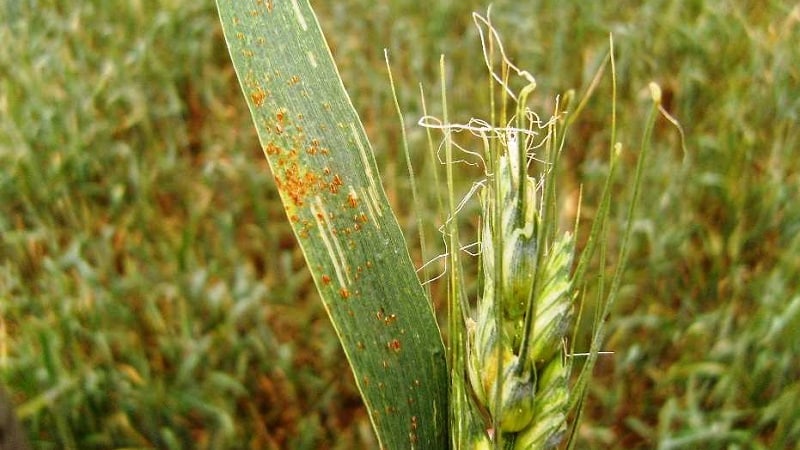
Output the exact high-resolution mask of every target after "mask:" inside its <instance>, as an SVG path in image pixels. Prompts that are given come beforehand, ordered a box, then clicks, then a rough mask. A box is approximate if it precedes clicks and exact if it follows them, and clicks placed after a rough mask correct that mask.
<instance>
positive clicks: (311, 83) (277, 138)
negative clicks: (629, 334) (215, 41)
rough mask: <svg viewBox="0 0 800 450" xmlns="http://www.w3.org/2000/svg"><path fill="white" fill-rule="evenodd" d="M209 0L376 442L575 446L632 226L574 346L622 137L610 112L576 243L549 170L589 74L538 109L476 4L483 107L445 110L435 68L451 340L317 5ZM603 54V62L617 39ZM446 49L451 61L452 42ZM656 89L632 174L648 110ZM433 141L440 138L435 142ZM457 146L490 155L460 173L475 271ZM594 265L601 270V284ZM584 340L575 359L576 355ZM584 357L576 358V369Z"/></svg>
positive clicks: (526, 79)
mask: <svg viewBox="0 0 800 450" xmlns="http://www.w3.org/2000/svg"><path fill="white" fill-rule="evenodd" d="M217 4H218V8H219V11H220V17H221V20H222V24H223V29H224V31H225V37H226V41H227V43H228V46H229V50H230V54H231V58H232V60H233V63H234V67H235V68H236V72H237V75H238V78H239V82H240V84H241V87H242V90H243V92H244V94H245V98H246V100H247V103H248V105H249V107H250V111H251V113H252V117H253V121H254V123H255V126H256V129H257V131H258V135H259V138H260V141H261V145H262V148H263V150H264V153H265V155H266V157H267V159H268V161H269V162H270V166H271V168H272V171H273V175H274V178H275V182H276V184H277V186H278V189H279V191H280V193H281V198H282V201H283V204H284V207H285V210H286V215H287V218H288V219H289V221H290V222H291V224H292V227H293V229H294V231H295V235H296V237H297V239H298V242H299V243H300V247H301V248H302V250H303V253H304V255H305V257H306V261H307V263H308V267H309V268H310V270H311V272H312V274H313V277H314V281H315V283H316V285H317V288H318V290H319V293H320V296H321V297H322V300H323V302H324V304H325V307H326V310H327V312H328V314H329V317H330V319H331V321H332V323H333V325H334V328H335V329H336V331H337V334H338V336H339V339H340V341H341V343H342V346H343V348H344V350H345V354H346V355H347V358H348V360H349V362H350V364H351V366H352V369H353V372H354V374H355V379H356V383H357V385H358V387H359V389H360V391H361V394H362V396H363V398H364V401H365V403H366V405H367V409H368V412H369V414H370V420H371V421H372V424H373V427H374V429H375V432H376V435H377V438H378V442H379V445H380V446H381V448H386V449H405V448H420V449H429V448H430V449H439V448H447V447H448V446H449V447H450V448H454V449H467V448H474V449H490V448H492V449H501V448H502V449H547V448H554V447H556V446H558V445H561V444H562V443H569V444H570V445H573V444H574V442H575V441H574V436H575V431H576V424H577V423H578V422H579V420H580V413H581V408H582V404H583V399H584V396H585V388H586V385H587V382H588V378H589V376H590V374H591V370H592V367H593V365H594V362H595V361H596V359H597V357H598V355H599V354H600V343H601V342H602V338H603V332H602V326H601V324H602V323H603V321H604V320H605V319H606V317H607V316H608V313H609V308H610V305H611V304H612V303H613V301H614V298H615V296H616V293H617V290H618V288H619V275H620V273H621V271H622V267H624V262H625V253H626V243H627V237H628V235H629V231H630V230H629V229H628V230H627V231H626V233H625V234H624V235H623V238H622V248H621V250H620V253H621V255H620V258H619V262H618V264H617V266H616V271H615V272H614V275H613V278H612V280H611V282H610V283H609V286H608V287H607V288H605V289H603V288H601V289H600V290H599V292H601V298H600V299H599V307H598V308H597V311H598V312H597V313H596V314H595V316H594V319H593V320H592V321H591V323H592V324H593V326H594V331H593V332H592V338H591V340H590V346H589V348H588V349H584V350H581V349H579V348H577V342H578V339H577V333H576V331H575V330H576V327H575V326H574V325H576V324H578V323H580V320H576V319H575V317H574V316H575V315H576V313H577V312H579V311H580V308H581V305H582V302H583V301H584V300H585V299H584V298H583V296H582V295H581V293H582V292H585V289H586V283H587V280H586V279H585V278H584V275H585V274H586V271H587V267H588V264H589V261H590V260H592V258H593V257H594V256H595V255H596V254H597V253H599V255H600V256H601V261H602V258H603V256H604V255H605V253H606V252H607V250H608V249H607V248H606V245H608V244H607V243H608V239H606V237H605V236H604V233H605V232H606V230H607V227H606V222H607V220H608V214H609V205H610V191H609V189H608V186H609V183H610V180H611V179H612V178H613V174H614V167H615V165H616V162H617V160H618V157H619V154H620V151H621V145H620V144H618V143H616V142H614V139H615V138H614V132H613V129H614V127H615V122H614V118H613V117H612V119H611V125H610V126H611V128H612V145H611V146H610V148H611V153H610V170H609V174H608V179H607V182H606V190H605V192H604V193H603V195H602V196H601V203H600V205H599V206H598V214H597V216H596V219H595V221H594V223H593V224H592V227H591V231H590V233H589V236H588V240H587V244H586V245H585V246H584V248H583V249H582V251H581V253H580V255H576V240H575V237H574V231H575V229H576V228H577V223H576V224H573V225H572V228H573V229H570V230H561V229H560V228H559V225H558V222H559V221H558V203H559V196H558V191H557V189H556V180H557V178H556V177H557V174H558V168H559V157H560V154H561V151H562V149H563V146H564V142H565V140H564V139H565V136H566V131H567V129H568V127H569V125H570V124H571V123H572V121H573V120H574V118H575V116H576V113H577V112H578V111H580V109H581V107H582V102H583V101H585V100H586V99H587V98H588V97H589V96H590V94H591V91H592V87H590V89H589V90H588V91H587V92H586V93H584V95H583V96H582V97H581V102H576V104H575V105H573V104H571V103H572V100H573V98H574V94H573V93H569V94H568V95H566V96H564V98H558V99H556V101H555V102H554V109H553V111H552V114H549V115H550V116H551V117H550V118H549V119H547V120H542V119H541V118H540V116H539V115H538V114H537V113H536V112H534V111H533V110H532V109H531V108H530V107H529V98H530V96H531V95H532V93H533V92H534V90H535V88H536V83H535V80H534V77H533V76H532V75H531V74H529V73H528V72H526V71H524V70H521V69H519V68H517V67H516V66H515V65H514V64H513V63H512V62H511V61H510V59H509V58H508V57H507V55H506V53H505V51H504V50H503V46H502V44H501V41H500V39H499V35H498V33H497V31H496V30H495V29H494V27H493V26H492V23H491V20H490V17H489V15H488V14H487V16H486V17H483V16H481V15H478V14H475V15H474V16H473V18H474V21H475V24H476V26H477V28H478V30H479V34H480V36H481V43H482V50H483V55H484V62H485V64H486V67H487V69H488V74H489V90H488V95H489V98H490V101H491V105H492V108H491V111H490V112H489V117H488V118H484V119H477V118H473V119H470V120H469V121H467V122H466V123H457V122H451V121H450V119H449V112H448V110H447V89H446V84H445V82H444V75H442V91H441V102H442V108H443V114H442V117H441V118H435V117H432V116H428V115H426V116H425V117H423V118H422V119H421V120H420V125H422V126H423V127H426V128H428V129H429V131H431V130H438V131H440V132H441V133H442V140H441V149H443V150H444V155H445V156H444V161H443V162H444V170H445V172H446V174H445V179H446V183H447V186H446V188H445V189H444V192H445V193H446V194H445V197H446V199H445V200H446V201H445V202H443V203H446V204H447V205H448V206H447V211H446V216H447V218H446V220H445V226H444V227H443V229H442V232H443V235H444V237H445V243H446V248H447V253H446V258H445V259H446V262H447V272H446V273H447V277H446V280H447V286H448V294H449V296H448V302H447V304H448V312H447V313H448V314H447V327H446V328H447V336H448V340H447V346H446V348H447V352H446V355H445V346H444V343H443V338H442V335H441V334H440V332H439V328H438V326H437V323H436V319H435V314H434V311H433V308H432V306H431V305H432V302H431V299H430V298H428V297H427V295H426V291H425V290H423V288H422V286H421V285H420V282H419V280H418V279H417V276H416V269H415V267H414V266H413V264H412V263H411V260H410V258H409V257H408V253H407V250H406V248H405V241H404V239H403V236H402V234H401V232H400V228H399V226H398V224H397V222H396V219H395V218H394V215H393V214H392V211H391V209H390V208H389V205H388V201H387V199H386V196H385V193H384V191H383V188H382V186H381V183H380V178H379V175H378V171H377V167H376V164H375V161H374V156H373V153H372V150H371V146H370V144H369V141H368V139H367V137H366V134H365V133H364V130H363V127H362V126H361V123H360V121H359V119H358V117H357V115H356V113H355V110H354V108H353V106H352V104H351V103H350V100H349V98H348V96H347V93H346V92H345V90H344V87H343V86H342V84H341V81H340V79H339V76H338V73H337V71H336V67H335V64H334V62H333V59H332V56H331V53H330V51H329V49H328V47H327V45H326V43H325V40H324V38H323V35H322V32H321V30H320V27H319V25H318V23H317V20H316V17H315V16H314V13H313V11H312V9H311V7H310V5H309V4H308V2H307V1H299V0H298V1H295V0H293V1H281V0H267V1H263V2H251V3H247V4H244V3H242V2H234V1H229V0H218V2H217ZM611 48H612V49H613V45H612V47H611ZM607 62H610V64H611V66H612V71H611V72H612V74H613V72H614V70H613V63H614V59H613V52H611V53H610V55H609V58H607ZM440 66H441V70H442V73H443V74H444V72H445V69H444V59H442V60H441V62H440ZM612 78H613V75H612ZM520 82H521V85H520ZM517 85H520V87H519V88H514V87H513V86H517ZM654 99H655V100H656V101H654V107H653V109H652V111H653V114H651V116H650V118H649V119H648V126H647V127H646V131H645V139H644V140H643V144H642V155H640V157H639V166H638V169H637V173H636V178H635V180H634V183H635V185H637V186H638V184H639V179H640V175H641V169H642V164H641V162H642V161H643V160H644V154H643V153H644V150H645V149H646V143H647V141H648V139H649V137H648V136H649V130H650V129H651V127H652V123H653V121H654V118H655V112H656V111H657V104H658V101H657V98H656V96H655V95H654ZM611 101H612V104H613V102H614V99H612V100H611ZM571 107H574V111H573V112H570V109H569V108H571ZM457 133H465V134H467V135H470V136H474V137H475V139H474V142H472V144H475V143H477V144H476V146H477V148H478V149H479V150H477V151H476V150H470V149H468V148H467V147H466V146H465V145H472V144H457V143H456V139H455V138H454V135H455V134H457ZM430 150H431V153H432V154H434V153H437V151H438V150H439V148H431V149H430ZM462 151H463V152H467V153H468V154H470V155H472V156H474V157H477V158H478V160H479V161H480V162H481V163H480V164H482V166H483V171H484V178H483V179H482V180H479V181H476V182H475V184H474V187H473V189H471V190H470V194H475V196H476V197H478V199H479V201H480V205H481V209H482V212H481V214H480V222H481V230H480V232H479V233H478V234H479V235H478V236H476V238H475V240H476V242H475V243H476V244H477V245H476V246H472V245H469V247H477V248H478V249H479V250H478V252H477V253H478V254H479V258H480V263H479V266H480V271H479V273H478V274H473V275H469V274H466V272H465V268H464V265H463V263H462V257H468V254H464V252H463V249H464V248H465V246H463V245H462V243H461V238H460V237H459V225H458V224H459V215H460V214H462V213H461V210H462V207H463V205H464V203H465V202H466V201H468V200H469V198H470V197H471V195H468V196H467V197H466V198H465V199H464V201H459V200H458V196H457V195H456V193H455V188H454V185H455V177H456V175H455V173H454V170H455V166H456V163H455V161H456V159H455V156H454V153H455V152H462ZM635 203H636V197H634V198H633V199H632V200H631V202H630V209H629V222H630V214H631V212H632V211H633V208H634V206H635ZM597 250H599V252H597ZM462 254H464V255H467V256H463V255H462ZM603 273H604V272H601V273H600V274H599V275H598V277H599V280H600V281H599V283H600V284H601V285H602V284H604V283H605V278H604V275H603ZM468 278H473V279H474V278H478V279H479V280H480V289H479V296H478V298H477V299H470V298H469V296H468V295H467V294H466V291H465V289H464V285H465V279H468ZM592 279H594V278H592ZM445 356H446V357H447V359H445ZM578 356H580V357H581V358H582V362H581V363H580V364H576V363H575V361H576V357H578ZM576 367H579V368H580V370H579V371H578V375H577V376H574V377H573V376H572V372H573V369H574V368H576ZM568 418H571V420H569V421H568Z"/></svg>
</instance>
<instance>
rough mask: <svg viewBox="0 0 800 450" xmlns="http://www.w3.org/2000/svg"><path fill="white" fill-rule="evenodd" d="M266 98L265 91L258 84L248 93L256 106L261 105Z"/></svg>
mask: <svg viewBox="0 0 800 450" xmlns="http://www.w3.org/2000/svg"><path fill="white" fill-rule="evenodd" d="M266 99H267V91H265V90H264V88H262V87H261V86H258V87H257V88H256V90H255V91H253V92H251V93H250V100H252V101H253V104H254V105H256V106H261V105H263V104H264V100H266Z"/></svg>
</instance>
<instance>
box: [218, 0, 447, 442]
mask: <svg viewBox="0 0 800 450" xmlns="http://www.w3.org/2000/svg"><path fill="white" fill-rule="evenodd" d="M217 6H218V10H219V12H220V19H221V21H222V25H223V30H224V33H225V37H226V42H227V43H228V48H229V51H230V54H231V59H232V60H233V63H234V67H235V69H236V73H237V76H238V78H239V82H240V85H241V87H242V90H243V93H244V94H245V98H246V101H247V104H248V106H249V108H250V112H251V114H252V117H253V121H254V123H255V125H256V129H257V131H258V135H259V140H260V142H261V145H262V148H263V150H264V153H265V155H266V157H267V159H268V161H269V164H270V167H271V169H272V172H273V176H274V178H275V182H276V184H277V186H278V190H279V192H280V195H281V199H282V201H283V204H284V208H285V210H286V214H287V217H288V218H289V220H290V223H291V225H292V228H293V230H294V232H295V235H296V237H297V239H298V241H299V243H300V247H301V249H302V251H303V254H304V256H305V258H306V261H307V263H308V266H309V268H310V269H311V272H312V275H313V278H314V282H315V284H316V286H317V289H318V291H319V292H320V296H321V297H322V300H323V304H324V305H325V309H326V311H327V312H328V315H329V317H330V319H331V321H332V323H333V326H334V328H335V329H336V333H337V335H338V336H339V339H340V341H341V343H342V346H343V347H344V350H345V354H346V356H347V358H348V360H349V362H350V364H351V367H352V368H353V372H354V375H355V378H356V384H357V385H358V388H359V390H360V391H361V394H362V397H363V399H364V401H365V403H366V405H367V409H368V412H369V415H370V420H371V421H372V424H373V427H374V428H375V431H376V434H377V436H378V441H379V443H380V446H381V448H387V449H395V448H398V449H400V448H447V417H446V414H447V407H446V405H447V378H446V377H447V373H446V362H445V356H444V345H443V343H442V340H441V335H440V333H439V329H438V325H437V324H436V319H435V315H434V312H433V308H432V306H431V304H430V302H429V301H428V299H427V297H426V295H425V293H424V291H423V289H422V287H421V286H420V284H419V281H418V279H417V277H416V273H415V271H414V266H413V264H412V262H411V259H410V257H409V255H408V252H407V250H406V246H405V242H404V240H403V236H402V233H401V231H400V227H399V225H398V223H397V220H396V218H395V217H394V215H393V213H392V211H391V210H390V208H389V206H388V201H387V199H386V195H385V193H384V191H383V188H382V186H381V184H380V180H379V178H378V170H377V166H376V164H375V159H374V156H373V153H372V149H371V147H370V144H369V142H368V140H367V137H366V133H365V132H364V129H363V126H362V125H361V122H360V121H359V119H358V116H357V114H356V112H355V109H354V108H353V105H352V103H351V102H350V99H349V97H348V96H347V93H346V91H345V89H344V86H343V84H342V82H341V78H340V77H339V74H338V72H337V70H336V66H335V64H334V62H333V58H332V56H331V53H330V50H329V49H328V46H327V44H326V42H325V40H324V37H323V35H322V32H321V29H320V27H319V24H318V22H317V20H316V17H315V16H314V13H313V11H312V9H311V7H310V5H309V4H308V2H307V1H295V0H293V1H280V0H276V1H254V2H246V3H245V2H241V1H231V0H217Z"/></svg>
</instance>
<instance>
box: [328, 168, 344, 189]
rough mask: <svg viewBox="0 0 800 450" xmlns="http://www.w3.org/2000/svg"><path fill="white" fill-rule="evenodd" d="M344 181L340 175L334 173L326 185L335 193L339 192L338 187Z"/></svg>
mask: <svg viewBox="0 0 800 450" xmlns="http://www.w3.org/2000/svg"><path fill="white" fill-rule="evenodd" d="M343 185H344V183H343V182H342V177H340V176H339V174H338V173H337V174H335V175H334V176H333V181H331V182H330V184H329V185H328V189H329V190H330V191H331V194H336V193H337V192H339V187H341V186H343Z"/></svg>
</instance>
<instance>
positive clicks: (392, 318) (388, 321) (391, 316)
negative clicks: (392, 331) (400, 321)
mask: <svg viewBox="0 0 800 450" xmlns="http://www.w3.org/2000/svg"><path fill="white" fill-rule="evenodd" d="M396 321H397V315H396V314H389V315H388V316H386V317H385V318H384V319H383V323H385V324H386V325H391V324H393V323H395V322H396Z"/></svg>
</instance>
